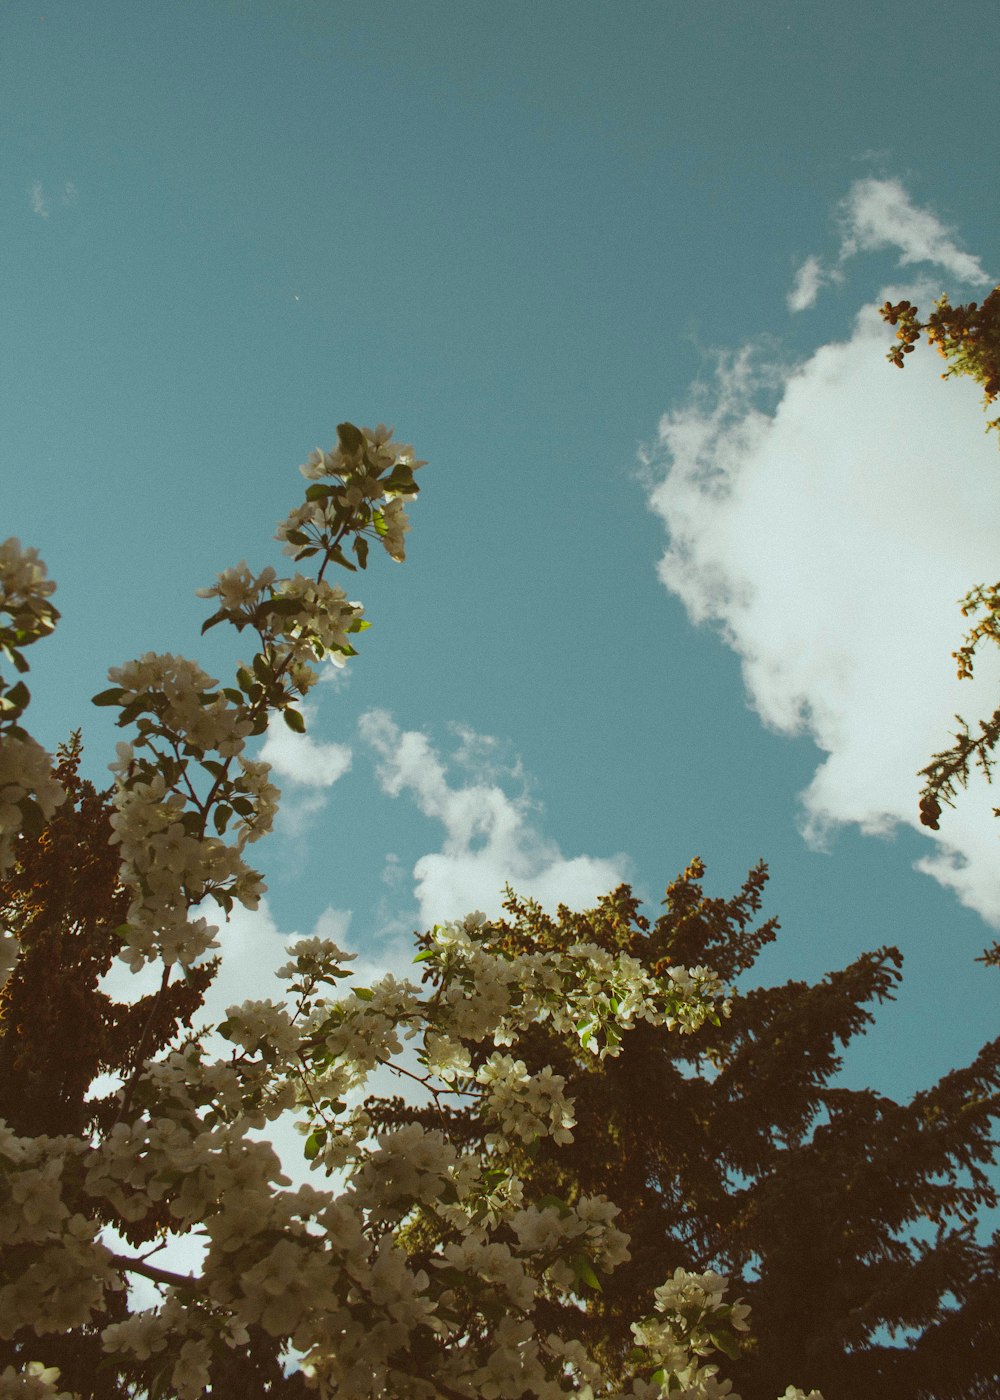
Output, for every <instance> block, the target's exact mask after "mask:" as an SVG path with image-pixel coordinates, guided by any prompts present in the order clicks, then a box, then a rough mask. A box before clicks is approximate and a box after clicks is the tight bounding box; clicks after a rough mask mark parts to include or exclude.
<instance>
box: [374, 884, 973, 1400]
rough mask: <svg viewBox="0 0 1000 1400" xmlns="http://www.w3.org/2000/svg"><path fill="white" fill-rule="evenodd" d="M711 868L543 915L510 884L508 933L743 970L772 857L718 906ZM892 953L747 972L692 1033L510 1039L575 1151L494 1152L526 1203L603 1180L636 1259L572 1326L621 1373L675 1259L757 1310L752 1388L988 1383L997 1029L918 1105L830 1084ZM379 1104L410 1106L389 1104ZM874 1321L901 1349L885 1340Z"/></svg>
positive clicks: (770, 1393) (968, 1393) (929, 1390)
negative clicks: (542, 1080) (605, 1044)
mask: <svg viewBox="0 0 1000 1400" xmlns="http://www.w3.org/2000/svg"><path fill="white" fill-rule="evenodd" d="M702 875H703V868H702V866H701V863H700V862H698V861H695V862H693V863H692V865H691V866H690V867H689V869H688V870H687V871H686V872H685V873H684V875H683V876H682V877H681V878H680V879H679V880H678V881H676V882H675V883H674V884H673V885H671V886H670V888H669V889H668V891H667V898H666V900H665V904H666V912H665V913H664V914H663V915H662V916H661V917H660V918H659V919H657V920H656V921H655V923H650V922H649V921H647V920H646V919H644V918H643V917H642V915H641V914H640V913H639V911H638V904H637V901H636V900H635V899H634V898H633V896H632V894H631V891H630V890H629V888H628V887H627V886H622V887H621V888H620V889H618V890H616V891H615V892H614V893H613V894H611V895H609V896H607V897H606V898H605V899H603V900H602V901H601V903H600V905H599V906H598V908H597V909H596V910H594V911H592V912H590V913H589V914H586V915H579V914H572V913H570V912H569V911H567V910H560V911H559V916H558V918H557V919H551V918H549V917H547V916H546V915H545V914H543V913H542V912H541V911H540V910H539V909H538V908H537V906H535V905H532V904H530V903H527V902H524V901H522V900H520V899H517V898H515V897H511V898H510V900H509V902H508V904H507V909H508V912H509V918H508V922H507V924H506V930H507V936H508V939H509V944H510V947H511V948H512V949H528V948H535V949H541V950H544V949H549V948H551V949H555V948H560V947H565V946H567V945H569V944H572V943H574V942H577V941H588V942H594V943H596V944H598V945H600V946H602V947H605V948H607V949H609V950H614V951H619V950H620V951H627V952H629V953H630V954H631V955H633V956H634V957H637V958H639V959H640V960H641V961H642V962H643V963H644V964H645V965H646V966H648V967H653V966H655V965H656V964H658V963H660V962H661V961H662V960H665V961H667V962H669V963H672V964H682V965H685V966H689V967H690V966H695V965H698V964H704V965H707V966H709V967H714V968H718V969H719V970H720V972H721V973H722V974H723V976H724V977H725V978H727V979H729V978H732V977H735V976H738V975H739V974H741V973H744V972H745V971H747V970H748V969H749V968H750V967H751V966H752V965H753V963H754V961H755V959H756V957H757V955H758V953H759V951H760V949H761V947H762V946H763V945H764V944H765V943H766V942H768V941H770V939H772V938H773V937H774V935H775V932H776V929H777V925H776V923H775V921H774V920H773V919H771V920H768V921H767V923H765V924H763V925H762V926H761V927H759V928H754V927H752V919H753V916H754V915H755V914H756V912H757V910H758V908H759V905H760V892H761V889H762V887H763V885H764V882H765V879H766V871H765V868H764V867H763V866H760V867H758V868H757V869H756V870H754V871H753V872H751V874H750V876H749V878H748V880H747V883H746V884H745V886H744V888H743V890H742V891H741V892H740V893H739V894H738V895H737V896H736V897H735V898H734V899H731V900H728V901H723V900H719V899H710V898H707V897H706V896H705V894H704V893H703V890H702V886H701V878H702ZM901 961H902V959H901V957H900V954H899V953H898V952H897V950H896V949H894V948H882V949H880V950H878V951H877V952H873V953H867V954H865V955H863V956H862V957H860V958H858V959H857V960H856V961H855V962H853V963H852V964H851V965H850V966H849V967H847V968H844V969H842V970H840V971H837V972H833V973H830V974H829V975H828V976H827V977H825V978H824V979H823V980H822V981H821V982H820V983H818V984H816V985H809V984H807V983H803V982H789V983H787V984H785V985H784V986H779V987H770V988H756V989H754V990H752V991H749V992H748V993H746V994H745V995H743V996H739V997H737V998H736V1000H735V1001H734V1005H733V1012H732V1015H731V1017H729V1018H728V1019H726V1020H723V1022H722V1025H721V1026H720V1027H715V1026H712V1025H710V1024H706V1025H705V1026H704V1027H702V1029H701V1030H699V1031H698V1032H697V1033H696V1034H694V1035H680V1034H678V1033H676V1032H668V1031H664V1030H659V1029H654V1028H652V1027H650V1026H648V1025H645V1024H639V1025H637V1026H636V1027H635V1029H634V1030H632V1031H630V1032H627V1033H626V1034H625V1036H624V1040H623V1046H622V1053H621V1055H620V1056H618V1057H617V1058H614V1059H607V1060H605V1061H604V1062H603V1063H598V1062H596V1061H595V1060H594V1059H593V1058H591V1057H588V1056H587V1055H586V1052H583V1051H581V1049H580V1047H579V1046H578V1045H572V1044H568V1043H567V1042H566V1041H565V1040H564V1039H562V1038H559V1037H557V1036H555V1035H554V1034H552V1033H551V1032H548V1031H546V1028H545V1027H544V1026H538V1027H536V1028H534V1029H533V1031H532V1033H531V1034H530V1035H528V1036H525V1037H524V1038H523V1039H522V1040H521V1041H520V1042H518V1043H516V1044H515V1045H514V1046H513V1047H512V1048H511V1053H513V1054H515V1055H517V1056H518V1057H520V1058H522V1059H524V1060H525V1062H526V1063H527V1065H528V1067H529V1069H533V1068H539V1067H541V1066H542V1065H544V1064H551V1065H552V1066H553V1068H554V1069H555V1070H556V1071H557V1072H558V1073H560V1074H562V1075H564V1076H565V1077H566V1079H567V1081H568V1085H567V1088H568V1092H569V1093H571V1094H572V1096H573V1098H574V1099H575V1102H576V1110H575V1111H576V1118H577V1127H576V1128H575V1130H574V1137H575V1141H574V1143H573V1144H572V1146H568V1147H567V1146H564V1147H559V1146H557V1145H555V1144H554V1143H552V1142H551V1141H548V1140H543V1141H540V1142H538V1143H536V1144H534V1145H532V1146H531V1147H530V1148H529V1149H524V1148H523V1147H519V1146H516V1145H512V1146H511V1147H510V1148H509V1149H507V1150H506V1151H505V1152H504V1153H503V1154H502V1156H503V1160H504V1162H505V1163H507V1164H509V1166H510V1167H511V1168H512V1169H513V1170H514V1171H515V1172H516V1173H517V1174H518V1175H519V1176H520V1177H521V1178H522V1180H523V1181H524V1182H525V1194H526V1197H528V1198H531V1199H537V1198H538V1197H539V1196H541V1195H543V1194H545V1193H552V1194H553V1195H556V1196H559V1197H562V1198H563V1199H568V1200H572V1199H574V1198H575V1197H576V1196H577V1195H578V1194H580V1193H584V1194H593V1193H596V1192H602V1193H604V1194H605V1195H607V1196H608V1197H610V1198H611V1199H612V1200H613V1201H615V1202H616V1203H617V1204H618V1205H619V1206H621V1207H622V1217H621V1219H620V1220H619V1224H620V1225H622V1227H623V1228H624V1229H626V1230H627V1231H628V1232H629V1234H630V1235H631V1238H632V1245H631V1250H632V1259H631V1261H630V1262H629V1263H628V1264H626V1265H623V1266H622V1267H621V1268H619V1269H618V1270H616V1271H615V1272H614V1273H613V1274H612V1275H610V1276H609V1277H608V1278H606V1279H604V1280H603V1289H602V1291H601V1292H599V1293H597V1292H592V1293H589V1294H588V1297H587V1316H586V1319H585V1323H584V1329H585V1330H586V1331H587V1333H588V1335H589V1337H590V1339H591V1340H592V1341H594V1342H596V1344H597V1347H598V1350H599V1352H600V1354H601V1356H602V1360H603V1361H604V1363H605V1365H606V1366H607V1369H608V1371H609V1372H610V1373H611V1374H615V1373H616V1372H617V1371H618V1370H619V1369H620V1367H621V1363H622V1360H623V1358H624V1357H625V1356H626V1355H627V1352H628V1350H629V1348H630V1346H631V1342H632V1338H631V1335H630V1332H629V1323H630V1321H632V1320H633V1319H635V1318H636V1317H640V1316H642V1315H643V1314H644V1313H648V1312H650V1311H652V1293H653V1290H654V1288H656V1287H657V1286H658V1285H659V1284H660V1283H662V1282H663V1281H664V1280H665V1279H666V1278H667V1277H668V1276H669V1275H670V1274H671V1273H672V1272H673V1270H674V1268H675V1267H677V1266H678V1265H683V1266H684V1267H685V1268H688V1269H705V1268H715V1269H717V1270H718V1271H719V1272H721V1273H727V1274H729V1275H730V1276H731V1277H732V1279H733V1285H732V1288H731V1291H730V1295H729V1296H730V1297H733V1298H736V1297H742V1298H744V1299H745V1300H746V1301H747V1302H749V1303H750V1304H751V1305H752V1308H753V1313H752V1317H751V1326H752V1335H753V1338H754V1344H753V1345H752V1346H751V1348H750V1349H748V1350H747V1351H746V1352H745V1353H744V1354H743V1355H742V1356H741V1357H740V1358H739V1359H738V1360H736V1361H735V1362H734V1363H732V1364H730V1365H727V1367H726V1371H725V1374H726V1375H727V1376H728V1377H731V1378H732V1381H733V1384H734V1388H735V1389H736V1390H737V1391H739V1392H740V1394H741V1395H742V1396H743V1400H774V1398H775V1396H777V1395H779V1394H780V1393H782V1392H783V1391H784V1389H785V1386H786V1385H787V1384H788V1382H789V1381H792V1382H794V1383H795V1384H797V1385H799V1386H802V1387H803V1388H804V1389H806V1390H807V1391H808V1390H809V1388H811V1387H816V1388H817V1389H821V1390H822V1391H823V1393H824V1395H825V1396H826V1397H827V1400H871V1397H879V1400H883V1397H884V1400H927V1398H928V1397H936V1400H945V1397H952V1396H956V1397H957V1396H963V1397H970V1400H971V1397H974V1396H985V1395H998V1394H1000V1323H998V1321H997V1317H998V1305H1000V1272H998V1264H1000V1245H998V1244H994V1245H992V1246H989V1247H983V1246H981V1245H979V1244H977V1243H976V1240H975V1237H974V1234H973V1231H972V1228H971V1222H974V1221H975V1220H976V1219H977V1216H978V1215H979V1214H980V1213H981V1212H982V1211H983V1210H985V1209H988V1208H991V1207H993V1206H994V1205H995V1204H996V1192H995V1190H994V1187H993V1184H992V1178H991V1176H990V1175H989V1169H990V1167H991V1165H992V1162H993V1145H992V1129H993V1124H994V1121H995V1119H996V1118H997V1116H998V1115H1000V1040H997V1041H994V1042H992V1043H991V1044H989V1045H987V1046H986V1047H985V1048H984V1049H983V1051H982V1052H981V1054H980V1055H979V1057H978V1058H977V1060H976V1061H975V1062H974V1064H973V1065H971V1066H969V1067H968V1068H966V1069H962V1070H956V1071H955V1072H954V1073H952V1074H950V1075H947V1076H946V1077H945V1078H944V1079H943V1080H942V1081H941V1082H940V1083H939V1084H937V1085H936V1086H934V1087H933V1088H932V1089H929V1090H927V1091H926V1092H923V1093H921V1094H918V1095H917V1096H916V1097H915V1098H914V1099H913V1101H912V1102H911V1103H909V1104H899V1103H896V1102H894V1101H893V1100H892V1099H890V1098H887V1097H885V1096H882V1095H879V1094H877V1093H875V1092H874V1091H870V1090H850V1089H844V1088H839V1087H837V1086H836V1085H835V1084H834V1083H833V1082H832V1081H833V1080H834V1079H835V1077H836V1075H837V1071H838V1070H839V1069H840V1066H841V1053H840V1052H841V1049H842V1047H843V1046H844V1045H846V1044H847V1043H848V1041H850V1040H851V1038H852V1037H854V1036H856V1035H858V1034H859V1033H863V1032H864V1030H865V1029H866V1027H867V1026H868V1025H869V1024H870V1023H871V1022H872V1020H873V1014H872V1008H873V1007H874V1006H877V1005H878V1004H879V1003H881V1002H883V1001H885V1000H887V999H889V998H891V997H892V995H893V991H894V988H895V987H896V985H897V983H898V981H899V977H900V972H899V969H900V965H901ZM929 1032H932V1028H930V1027H929ZM487 1048H489V1047H487ZM475 1053H477V1054H480V1055H481V1054H483V1053H484V1050H483V1047H477V1049H476V1052H475ZM378 1112H379V1116H380V1117H381V1118H382V1120H383V1121H385V1122H391V1121H399V1119H401V1118H403V1117H406V1116H413V1117H420V1116H421V1113H420V1112H416V1113H415V1112H414V1111H413V1110H405V1109H404V1108H403V1106H402V1104H401V1103H400V1102H399V1101H392V1102H382V1103H381V1104H380V1105H379V1108H378ZM423 1116H424V1117H426V1120H427V1122H428V1125H430V1124H431V1122H432V1118H433V1117H434V1116H435V1115H432V1114H431V1113H430V1110H426V1111H423ZM466 1129H467V1131H468V1132H470V1133H471V1132H472V1131H473V1125H472V1123H471V1122H469V1123H467V1124H466ZM921 1227H923V1229H921ZM915 1231H916V1233H915ZM433 1238H434V1229H433V1225H432V1223H431V1222H428V1221H423V1222H420V1224H419V1225H418V1226H415V1227H413V1228H412V1230H411V1241H412V1247H413V1248H414V1249H415V1250H420V1249H426V1248H427V1246H428V1245H429V1243H430V1241H431V1240H432V1239H433ZM949 1295H953V1298H952V1299H951V1301H949ZM887 1329H889V1330H891V1331H893V1332H895V1334H896V1337H895V1340H896V1341H897V1342H900V1341H902V1340H905V1339H906V1338H909V1339H910V1344H909V1345H907V1346H898V1345H897V1346H893V1345H889V1344H887V1343H886V1340H885V1338H886V1331H887Z"/></svg>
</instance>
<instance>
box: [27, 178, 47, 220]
mask: <svg viewBox="0 0 1000 1400" xmlns="http://www.w3.org/2000/svg"><path fill="white" fill-rule="evenodd" d="M31 212H32V213H33V214H37V215H38V217H39V218H40V219H47V218H48V217H49V202H48V200H47V199H46V198H45V190H44V189H43V188H42V182H41V180H36V181H35V183H34V184H33V185H32V187H31Z"/></svg>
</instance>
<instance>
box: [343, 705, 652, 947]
mask: <svg viewBox="0 0 1000 1400" xmlns="http://www.w3.org/2000/svg"><path fill="white" fill-rule="evenodd" d="M359 728H360V732H361V737H362V738H363V739H364V740H365V742H366V743H367V744H369V745H370V747H371V748H372V750H373V751H374V752H375V753H376V754H377V755H378V758H379V763H378V769H377V771H378V779H379V783H380V784H381V786H382V788H383V790H384V791H385V792H387V793H388V794H389V795H390V796H392V797H398V796H399V795H400V794H401V793H404V792H406V793H409V794H410V795H411V797H412V798H413V800H414V801H415V802H416V804H417V807H418V808H419V810H420V811H421V812H423V813H424V815H425V816H427V817H430V818H432V819H433V820H435V821H437V822H440V824H441V826H442V827H443V828H444V840H443V843H442V846H441V849H440V850H438V851H432V852H429V853H428V854H427V855H424V856H421V857H420V859H419V860H418V861H417V862H416V864H415V866H414V868H413V876H414V880H415V885H416V895H417V899H418V902H419V905H420V921H421V924H422V926H424V927H430V926H431V925H432V924H434V923H440V922H441V921H442V920H444V919H450V918H456V917H461V916H462V915H464V914H467V913H468V912H469V911H470V910H472V909H482V910H483V911H484V912H485V913H486V914H488V915H490V916H491V917H493V916H496V915H498V914H499V913H500V911H501V903H502V899H503V889H504V886H505V885H506V884H507V883H510V884H511V885H512V886H513V887H514V888H515V889H516V890H517V891H518V892H519V893H521V894H525V895H530V896H531V897H532V898H533V899H536V900H537V901H538V902H539V903H540V904H541V905H543V906H544V907H545V908H547V909H549V910H555V908H556V906H557V905H558V904H560V903H564V904H567V905H569V906H570V907H571V908H577V909H582V908H585V907H587V906H588V905H591V904H593V903H594V902H595V901H596V899H597V898H598V896H600V895H601V894H604V893H606V892H607V891H608V890H610V889H613V888H614V887H615V886H616V885H618V884H620V883H621V881H622V880H623V879H625V878H626V875H627V871H628V864H629V863H628V858H627V857H626V856H624V855H622V854H618V855H614V856H611V857H609V858H603V857H595V856H586V855H583V856H576V857H572V858H567V857H565V856H563V855H562V853H561V852H560V850H559V848H558V846H557V845H556V844H555V842H553V841H551V840H549V839H548V838H546V837H544V836H543V835H542V834H541V833H540V832H539V831H538V829H537V826H536V825H535V824H534V822H533V821H532V819H531V814H532V809H531V804H530V802H529V801H528V798H527V797H526V795H525V793H524V791H523V782H521V777H520V770H519V768H518V767H516V766H515V767H514V768H513V769H512V768H508V769H507V770H506V777H507V780H508V782H510V781H513V782H515V783H520V786H521V789H522V790H521V791H520V792H519V793H517V794H515V795H511V794H510V793H508V792H507V791H506V790H505V788H504V787H502V786H501V784H500V778H501V776H503V774H502V766H501V765H499V763H498V761H497V759H496V752H495V747H496V746H495V744H494V742H493V741H492V740H490V739H488V738H485V737H484V736H482V735H476V734H473V733H472V732H471V731H462V733H461V735H460V741H461V742H460V746H459V749H458V752H457V755H454V756H453V757H452V762H453V763H454V762H455V761H456V759H457V761H458V764H459V766H461V767H462V768H464V770H465V773H466V776H467V778H468V781H461V780H459V781H449V776H448V766H447V764H446V762H445V760H444V759H443V758H442V757H441V755H440V754H439V752H438V751H437V750H436V749H435V747H434V746H433V745H432V744H431V742H430V740H429V739H428V737H427V736H426V735H425V734H422V733H419V732H417V731H415V730H402V729H400V727H399V726H398V725H397V724H396V722H395V721H394V720H393V718H392V716H391V715H389V714H388V713H387V712H386V711H384V710H371V711H369V712H368V713H367V714H365V715H363V716H362V717H361V720H360V721H359Z"/></svg>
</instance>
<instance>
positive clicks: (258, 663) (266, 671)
mask: <svg viewBox="0 0 1000 1400" xmlns="http://www.w3.org/2000/svg"><path fill="white" fill-rule="evenodd" d="M253 673H254V675H255V676H256V677H257V679H258V680H259V681H263V683H264V684H265V685H267V683H268V682H269V681H270V680H271V668H270V666H269V665H268V664H267V662H266V661H265V659H264V657H263V656H261V654H260V652H258V653H257V655H256V656H255V657H254V659H253Z"/></svg>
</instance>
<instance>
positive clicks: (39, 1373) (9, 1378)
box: [0, 1361, 73, 1400]
mask: <svg viewBox="0 0 1000 1400" xmlns="http://www.w3.org/2000/svg"><path fill="white" fill-rule="evenodd" d="M58 1382H59V1367H58V1366H44V1365H43V1364H42V1362H41V1361H29V1362H28V1364H27V1366H25V1367H24V1368H23V1369H22V1370H20V1371H15V1370H14V1368H13V1366H7V1367H5V1368H4V1370H3V1371H0V1400H73V1397H72V1396H71V1395H70V1393H69V1391H68V1390H59V1389H58Z"/></svg>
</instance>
